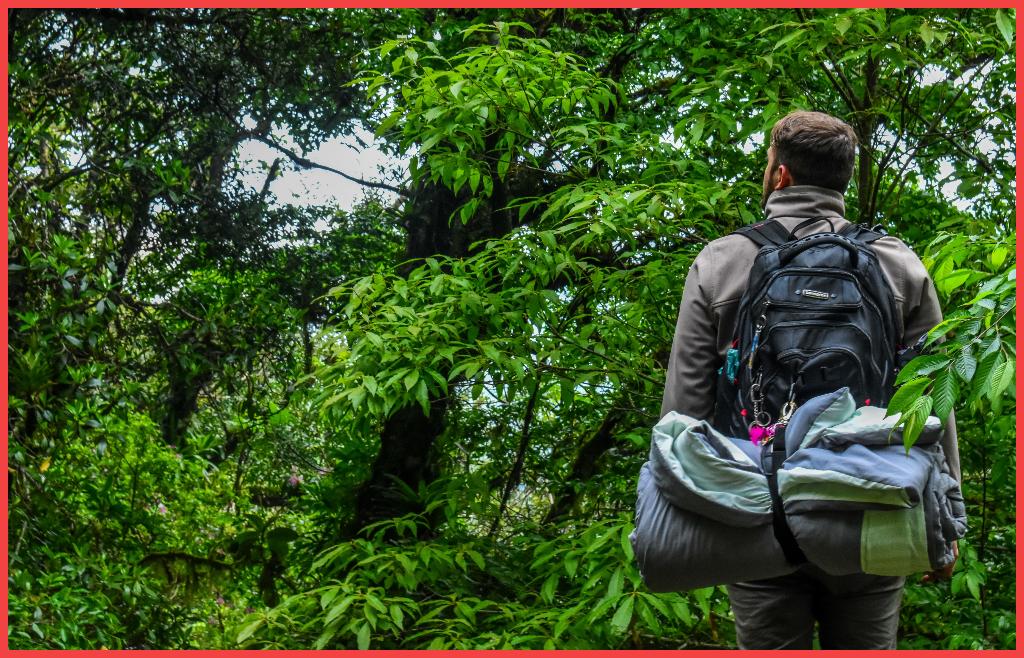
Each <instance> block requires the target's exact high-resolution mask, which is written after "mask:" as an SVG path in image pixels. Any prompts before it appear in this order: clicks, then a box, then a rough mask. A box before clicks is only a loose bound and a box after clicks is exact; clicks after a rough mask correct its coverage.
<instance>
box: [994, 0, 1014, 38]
mask: <svg viewBox="0 0 1024 658" xmlns="http://www.w3.org/2000/svg"><path fill="white" fill-rule="evenodd" d="M996 27H998V28H999V32H1000V33H1001V34H1002V35H1003V38H1004V39H1006V45H1008V46H1012V45H1013V32H1014V26H1013V21H1011V20H1010V19H1009V17H1008V16H1007V15H1006V12H1004V11H1003V10H1002V9H999V10H997V11H996Z"/></svg>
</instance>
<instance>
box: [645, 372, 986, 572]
mask: <svg viewBox="0 0 1024 658" xmlns="http://www.w3.org/2000/svg"><path fill="white" fill-rule="evenodd" d="M894 420H895V419H893V418H887V417H885V415H884V410H881V409H877V408H874V407H862V408H860V409H857V408H856V406H855V404H854V402H853V399H852V398H851V397H850V395H849V391H848V390H847V389H840V390H838V391H835V392H834V393H830V394H827V395H823V396H819V397H817V398H814V399H812V400H809V401H808V402H807V403H805V404H804V405H803V406H802V407H801V408H800V409H799V410H798V411H797V412H796V413H795V414H794V415H793V418H792V420H791V421H790V425H789V427H788V428H787V434H786V445H787V454H788V457H787V459H786V461H785V462H784V464H783V467H782V469H780V471H779V475H778V482H779V493H780V497H781V499H782V502H783V509H784V510H785V513H786V518H787V521H788V523H789V526H790V528H791V529H792V531H793V534H794V536H795V537H796V540H797V542H798V544H799V545H800V547H801V549H803V551H804V553H805V554H806V556H807V558H808V560H809V561H810V562H812V563H813V564H815V565H816V566H818V567H820V568H821V569H822V570H824V571H826V572H828V573H831V574H836V575H842V574H850V573H873V574H878V575H909V574H911V573H916V572H920V571H928V570H931V569H937V568H941V567H943V566H945V565H948V564H949V563H950V562H951V561H952V559H953V554H952V542H953V541H955V540H956V539H959V538H960V537H963V535H964V533H965V532H966V528H967V524H966V514H965V511H964V505H963V498H962V496H961V494H960V489H959V486H958V485H957V483H956V481H955V480H954V479H953V478H952V477H951V476H950V474H949V469H948V466H947V465H946V460H945V456H944V455H943V453H942V448H941V447H940V446H939V444H938V442H939V439H940V438H941V433H942V428H941V425H940V423H939V421H938V419H937V418H934V417H932V418H929V420H928V422H927V423H926V424H925V430H924V432H923V433H922V437H921V439H920V440H919V441H918V443H917V444H916V445H915V446H914V447H913V448H911V449H910V451H909V452H908V451H906V450H905V449H904V448H903V445H902V437H901V435H900V433H899V431H898V430H897V431H893V425H894V422H893V421H894ZM771 519H772V517H771V496H770V494H769V491H768V485H767V480H766V479H765V477H764V473H763V472H762V471H761V468H760V458H759V449H757V448H755V447H754V446H752V445H751V444H750V442H749V441H746V440H745V439H736V438H731V437H726V436H723V435H722V434H720V433H719V432H717V431H716V430H714V429H713V428H712V427H710V425H709V424H708V423H707V422H705V421H698V420H695V419H693V418H689V417H687V416H683V415H681V414H675V413H670V414H667V415H666V416H665V417H664V418H663V419H662V420H661V421H660V422H659V423H658V424H657V425H656V426H655V428H654V431H653V433H652V440H651V455H650V460H649V461H648V462H647V463H645V464H644V466H643V468H642V469H641V471H640V479H639V483H638V487H637V509H636V518H635V529H634V531H633V533H632V534H631V535H630V540H631V541H632V544H633V550H634V553H635V554H636V559H637V564H638V566H639V568H640V571H641V573H642V574H643V576H644V580H645V582H646V583H647V585H648V587H650V588H651V589H652V590H654V591H683V590H688V589H694V588H698V587H706V586H709V585H719V584H728V583H733V582H741V581H745V580H757V579H762V578H770V577H773V576H779V575H783V574H786V573H790V572H792V571H794V570H795V567H794V566H792V565H790V564H788V563H787V562H786V560H785V558H784V556H783V554H782V549H781V547H780V546H779V544H778V542H777V541H776V539H775V536H774V532H773V530H772V525H771Z"/></svg>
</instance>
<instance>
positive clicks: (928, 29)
mask: <svg viewBox="0 0 1024 658" xmlns="http://www.w3.org/2000/svg"><path fill="white" fill-rule="evenodd" d="M918 33H920V35H921V40H922V41H924V45H925V46H931V45H932V41H935V30H934V29H932V26H931V25H929V24H928V23H927V22H925V23H921V27H920V28H919V29H918Z"/></svg>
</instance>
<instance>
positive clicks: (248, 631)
mask: <svg viewBox="0 0 1024 658" xmlns="http://www.w3.org/2000/svg"><path fill="white" fill-rule="evenodd" d="M263 621H264V620H263V619H257V620H256V621H254V622H252V623H251V624H249V625H248V626H246V627H245V628H243V629H242V632H240V633H239V634H238V638H237V639H236V640H235V641H236V642H238V644H241V643H242V642H245V641H246V640H248V639H249V638H250V637H252V634H253V633H255V632H256V629H257V628H259V627H260V626H261V625H262V624H263Z"/></svg>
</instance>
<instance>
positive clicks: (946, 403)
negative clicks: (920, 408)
mask: <svg viewBox="0 0 1024 658" xmlns="http://www.w3.org/2000/svg"><path fill="white" fill-rule="evenodd" d="M959 396H960V386H959V385H958V384H957V383H956V377H954V376H953V373H952V372H950V371H949V370H948V369H947V370H942V371H940V372H939V374H937V375H936V376H935V385H934V386H933V387H932V399H933V400H934V401H935V415H936V416H938V417H939V420H942V421H945V420H946V418H948V417H949V412H950V411H952V410H953V407H954V405H956V400H957V398H958V397H959Z"/></svg>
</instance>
